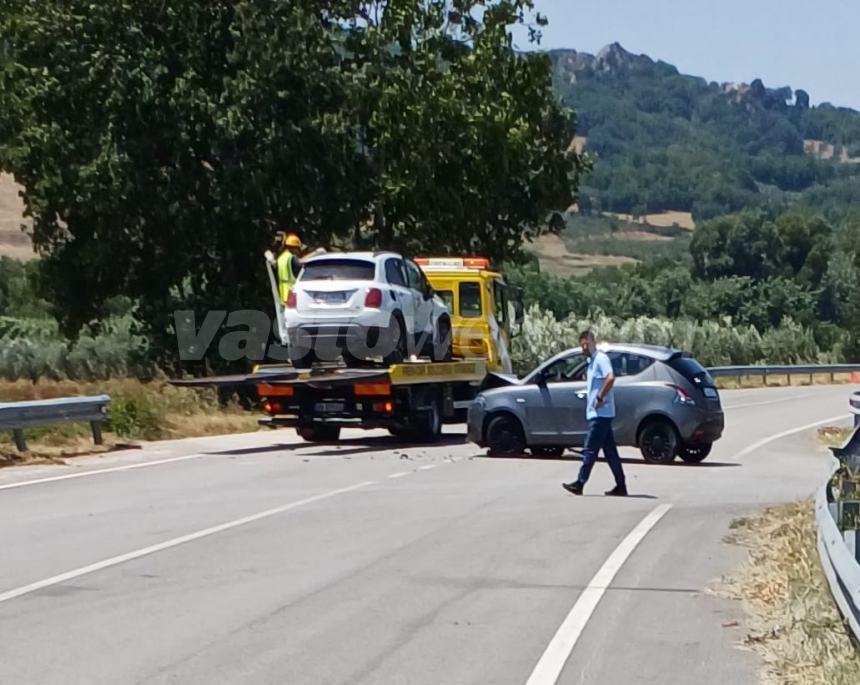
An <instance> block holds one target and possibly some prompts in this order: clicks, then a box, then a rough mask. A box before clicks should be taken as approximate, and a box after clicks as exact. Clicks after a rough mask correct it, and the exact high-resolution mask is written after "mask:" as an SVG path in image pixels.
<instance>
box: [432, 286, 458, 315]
mask: <svg viewBox="0 0 860 685" xmlns="http://www.w3.org/2000/svg"><path fill="white" fill-rule="evenodd" d="M436 294H437V295H438V296H439V298H440V299H441V300H442V302H444V303H445V306H446V307H447V308H448V311H449V312H451V313H452V314H453V313H454V291H453V290H437V291H436Z"/></svg>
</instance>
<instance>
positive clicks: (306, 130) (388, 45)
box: [0, 0, 583, 327]
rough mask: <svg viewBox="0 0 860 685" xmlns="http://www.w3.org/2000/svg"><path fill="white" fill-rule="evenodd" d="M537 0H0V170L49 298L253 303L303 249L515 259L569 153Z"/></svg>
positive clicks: (561, 191) (549, 222)
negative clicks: (279, 252)
mask: <svg viewBox="0 0 860 685" xmlns="http://www.w3.org/2000/svg"><path fill="white" fill-rule="evenodd" d="M532 10H533V8H532V2H531V0H492V1H490V2H487V1H482V0H389V1H388V2H382V1H380V2H358V1H354V0H353V1H347V0H341V1H336V0H328V1H322V0H253V1H251V0H244V1H243V0H233V1H227V0H211V1H209V2H200V1H199V0H166V1H165V0H138V1H136V2H133V3H120V2H104V3H92V2H89V1H88V0H87V1H85V0H0V168H4V169H6V170H7V171H11V172H13V173H14V174H15V176H16V178H17V179H18V180H19V181H20V182H21V183H22V184H23V185H24V187H25V189H26V190H25V202H26V206H27V210H28V212H29V213H30V214H31V215H32V218H33V227H34V228H33V232H34V240H35V243H36V245H37V248H38V249H39V250H40V251H41V253H42V254H43V256H44V257H45V261H46V267H47V273H48V275H49V278H48V279H46V282H47V283H48V284H49V285H50V287H51V288H52V291H53V292H52V297H53V300H54V301H55V302H56V303H57V305H58V311H59V312H61V313H62V315H63V316H64V317H65V318H66V321H67V323H68V324H69V325H70V326H72V327H74V326H76V325H79V324H80V323H81V322H83V321H86V320H87V319H88V318H89V317H90V316H92V315H93V314H94V313H95V312H96V311H97V309H98V306H99V305H100V303H101V302H102V301H104V300H105V299H106V298H108V297H110V296H112V295H115V294H117V293H123V294H126V295H130V296H132V297H134V298H136V299H139V300H140V301H141V302H142V304H143V309H142V311H143V312H144V314H145V315H146V317H147V318H148V320H149V321H150V322H151V323H153V324H159V325H160V324H161V323H162V322H164V321H166V320H167V319H168V316H169V314H170V309H171V303H175V302H176V301H177V299H176V298H177V297H178V298H181V299H183V300H184V301H185V303H188V302H191V303H193V302H195V301H196V302H197V303H199V304H200V306H201V307H202V306H204V305H205V306H208V307H220V306H223V307H236V306H242V305H245V306H247V305H255V306H260V305H261V302H264V301H265V299H264V298H265V293H266V283H265V279H264V277H263V274H262V270H261V259H260V255H261V253H262V251H263V250H264V249H265V248H266V247H268V246H269V245H270V243H271V238H272V233H273V227H274V226H276V225H278V226H284V227H288V228H294V229H298V230H299V231H300V232H301V233H302V235H303V237H304V238H305V240H306V242H308V243H309V244H322V245H342V246H355V247H379V248H400V249H404V250H409V251H413V252H415V251H427V252H451V253H458V252H464V251H482V252H485V253H487V254H489V255H490V256H492V257H495V258H499V259H502V258H506V257H509V256H510V255H512V254H514V253H515V252H516V251H517V250H518V248H519V246H520V245H521V243H522V241H523V240H524V239H528V238H530V237H533V236H535V235H536V234H539V233H541V232H543V231H546V230H548V229H550V228H552V227H554V226H555V225H557V223H558V220H557V215H556V214H555V210H559V209H563V208H565V207H567V206H568V205H569V204H570V203H571V202H572V201H574V200H575V199H576V188H577V185H578V180H579V175H580V173H581V171H582V170H583V160H582V159H581V158H580V157H579V156H577V155H576V154H574V153H572V152H570V151H569V150H568V144H569V142H570V139H571V136H572V134H573V124H574V122H573V117H572V114H570V113H569V112H567V111H566V110H563V109H562V108H561V107H560V106H559V105H558V104H557V102H556V101H555V99H554V97H553V95H552V92H551V84H550V65H549V61H548V59H547V58H546V57H545V56H541V55H538V54H521V53H518V52H517V51H515V50H514V49H513V46H512V38H511V34H510V27H511V26H512V25H513V24H517V23H528V22H529V21H533V20H536V21H537V22H538V23H540V18H539V17H536V16H534V15H533V14H532Z"/></svg>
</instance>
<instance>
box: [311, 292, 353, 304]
mask: <svg viewBox="0 0 860 685" xmlns="http://www.w3.org/2000/svg"><path fill="white" fill-rule="evenodd" d="M315 300H316V302H317V304H343V303H344V302H346V293H317V294H316V297H315Z"/></svg>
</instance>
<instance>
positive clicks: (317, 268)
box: [300, 259, 376, 281]
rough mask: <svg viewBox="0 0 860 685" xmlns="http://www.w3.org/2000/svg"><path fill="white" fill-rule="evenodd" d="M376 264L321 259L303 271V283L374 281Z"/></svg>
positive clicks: (360, 261) (350, 260) (351, 260)
mask: <svg viewBox="0 0 860 685" xmlns="http://www.w3.org/2000/svg"><path fill="white" fill-rule="evenodd" d="M375 275H376V264H374V263H373V262H366V261H364V260H361V259H319V260H314V261H313V262H309V263H307V264H305V265H304V268H303V269H302V272H301V275H300V280H302V281H372V280H373V279H374V277H375Z"/></svg>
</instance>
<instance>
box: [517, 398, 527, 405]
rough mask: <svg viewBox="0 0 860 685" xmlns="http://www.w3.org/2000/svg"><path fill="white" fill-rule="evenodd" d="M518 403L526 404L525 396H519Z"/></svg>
mask: <svg viewBox="0 0 860 685" xmlns="http://www.w3.org/2000/svg"><path fill="white" fill-rule="evenodd" d="M517 403H518V404H525V403H526V399H525V397H517Z"/></svg>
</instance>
